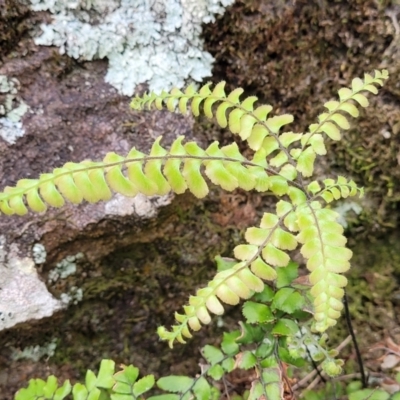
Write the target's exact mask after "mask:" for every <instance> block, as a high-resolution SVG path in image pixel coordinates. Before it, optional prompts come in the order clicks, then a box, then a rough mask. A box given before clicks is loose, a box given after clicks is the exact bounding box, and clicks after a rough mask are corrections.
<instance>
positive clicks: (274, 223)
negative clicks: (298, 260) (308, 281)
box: [158, 206, 298, 347]
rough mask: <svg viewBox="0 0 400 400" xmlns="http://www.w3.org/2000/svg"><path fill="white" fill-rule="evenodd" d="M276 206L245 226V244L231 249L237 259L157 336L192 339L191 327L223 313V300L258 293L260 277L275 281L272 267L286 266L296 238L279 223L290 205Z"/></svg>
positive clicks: (197, 327)
mask: <svg viewBox="0 0 400 400" xmlns="http://www.w3.org/2000/svg"><path fill="white" fill-rule="evenodd" d="M279 207H280V206H279ZM279 207H278V208H277V213H278V215H276V214H272V213H265V214H264V216H263V218H262V220H261V224H260V227H258V228H256V227H252V228H248V229H247V231H246V234H245V237H246V241H247V244H243V245H239V246H236V247H235V249H234V255H235V258H236V259H237V260H238V262H237V263H236V264H234V265H233V266H232V267H230V268H228V269H226V270H224V271H221V272H218V273H217V274H216V275H215V276H214V278H213V279H212V280H211V281H210V282H209V283H208V285H207V286H206V287H203V288H201V289H199V290H197V292H196V295H195V296H191V297H190V298H189V304H188V305H186V306H184V307H183V310H184V313H183V314H179V313H175V319H176V321H177V322H178V324H177V325H174V326H172V329H171V330H170V331H168V330H167V329H166V328H165V327H160V328H158V334H159V336H160V338H161V339H162V340H167V341H168V343H169V345H170V347H172V346H173V344H174V342H175V341H178V342H181V343H185V338H191V337H192V334H191V332H190V330H192V331H198V330H200V329H201V326H202V324H203V325H207V324H209V323H210V322H211V316H210V313H213V314H216V315H222V314H223V313H224V312H225V310H224V306H223V303H225V304H229V305H236V304H238V303H239V302H240V300H242V299H248V298H250V297H251V296H252V295H253V294H254V293H255V292H261V291H262V290H263V289H264V282H263V280H267V281H274V280H275V279H276V278H277V273H276V269H275V268H276V267H286V266H287V265H288V263H289V261H290V257H289V255H288V254H287V253H286V250H294V249H295V248H296V247H297V244H298V241H297V239H296V237H295V236H294V235H293V234H292V233H290V232H288V231H287V230H286V229H284V228H283V227H282V226H281V225H282V221H283V219H284V218H285V217H286V216H287V215H288V214H289V213H290V212H291V211H293V208H292V207H290V209H286V211H285V212H283V213H282V210H280V209H279Z"/></svg>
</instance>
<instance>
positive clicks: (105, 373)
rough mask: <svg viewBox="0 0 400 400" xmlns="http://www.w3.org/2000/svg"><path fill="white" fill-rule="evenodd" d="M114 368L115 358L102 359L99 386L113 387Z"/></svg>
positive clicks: (98, 377) (98, 379) (98, 378)
mask: <svg viewBox="0 0 400 400" xmlns="http://www.w3.org/2000/svg"><path fill="white" fill-rule="evenodd" d="M114 368H115V362H114V361H113V360H102V361H101V364H100V370H99V373H98V375H97V386H98V387H101V388H104V389H111V388H112V386H113V385H114V382H115V381H114V379H113V374H114Z"/></svg>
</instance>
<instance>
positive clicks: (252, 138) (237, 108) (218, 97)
mask: <svg viewBox="0 0 400 400" xmlns="http://www.w3.org/2000/svg"><path fill="white" fill-rule="evenodd" d="M210 85H211V83H207V84H205V85H204V86H202V87H201V88H200V90H199V91H196V90H195V89H194V87H193V86H189V87H188V88H187V89H186V90H185V92H182V91H180V90H178V89H172V90H171V92H170V93H167V92H162V93H161V94H156V93H154V92H151V93H150V94H145V95H144V96H142V97H139V96H136V97H135V98H134V99H133V100H132V102H131V107H132V108H133V109H134V110H140V109H143V108H145V107H146V106H147V107H148V108H149V109H150V108H151V106H152V105H153V104H154V105H155V106H156V108H157V109H159V110H161V109H162V108H163V105H165V106H166V107H167V109H168V110H169V111H174V110H175V107H176V105H178V109H179V111H180V112H181V113H182V114H186V111H187V107H188V104H189V103H190V109H191V111H192V113H193V115H194V116H196V117H197V116H199V115H200V110H201V109H200V106H202V111H203V113H204V115H205V116H206V117H208V118H213V117H214V116H215V117H216V120H217V123H218V125H219V126H221V127H222V128H226V127H228V128H229V130H230V131H231V132H232V133H233V134H237V135H239V136H240V138H241V139H242V140H247V141H248V143H249V146H250V148H251V149H253V150H259V149H260V148H261V146H262V144H263V141H264V139H265V138H266V137H267V136H270V135H272V136H276V135H277V134H278V133H279V131H280V129H281V128H282V127H283V126H284V125H287V124H289V123H291V122H293V116H292V115H290V114H284V115H277V116H274V117H271V118H268V115H269V113H270V112H271V111H272V107H271V106H270V105H266V104H264V105H260V106H258V107H257V108H254V103H255V102H256V101H257V97H255V96H250V97H247V98H246V99H244V100H243V101H240V96H241V94H242V93H243V89H242V88H237V89H235V90H233V91H232V92H231V93H229V94H228V95H226V93H225V89H224V88H225V82H220V83H218V84H217V85H216V86H215V88H214V89H213V90H211V89H210ZM217 104H218V105H217ZM214 105H215V106H216V107H215V111H214V110H213V106H214ZM275 140H276V139H275ZM277 144H278V147H279V146H280V144H279V142H277Z"/></svg>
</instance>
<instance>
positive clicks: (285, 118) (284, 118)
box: [266, 114, 293, 133]
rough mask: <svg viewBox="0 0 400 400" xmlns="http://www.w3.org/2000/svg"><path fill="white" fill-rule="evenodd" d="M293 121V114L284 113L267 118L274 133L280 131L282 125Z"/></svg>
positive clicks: (267, 123)
mask: <svg viewBox="0 0 400 400" xmlns="http://www.w3.org/2000/svg"><path fill="white" fill-rule="evenodd" d="M291 122H293V115H290V114H283V115H277V116H275V117H272V118H269V119H267V121H266V125H267V127H268V129H270V130H271V132H272V133H278V132H279V130H280V129H281V128H282V126H284V125H287V124H290V123H291Z"/></svg>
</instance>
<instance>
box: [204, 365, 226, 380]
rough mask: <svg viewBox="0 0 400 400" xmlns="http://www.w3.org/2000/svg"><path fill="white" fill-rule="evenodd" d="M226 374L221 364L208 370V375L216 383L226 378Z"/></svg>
mask: <svg viewBox="0 0 400 400" xmlns="http://www.w3.org/2000/svg"><path fill="white" fill-rule="evenodd" d="M224 374H225V371H224V369H223V368H222V367H221V365H220V364H215V365H213V366H212V367H211V368H209V369H208V370H207V375H208V376H210V377H211V378H213V379H215V380H216V381H219V380H220V379H221V378H222V377H223V376H224Z"/></svg>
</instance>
